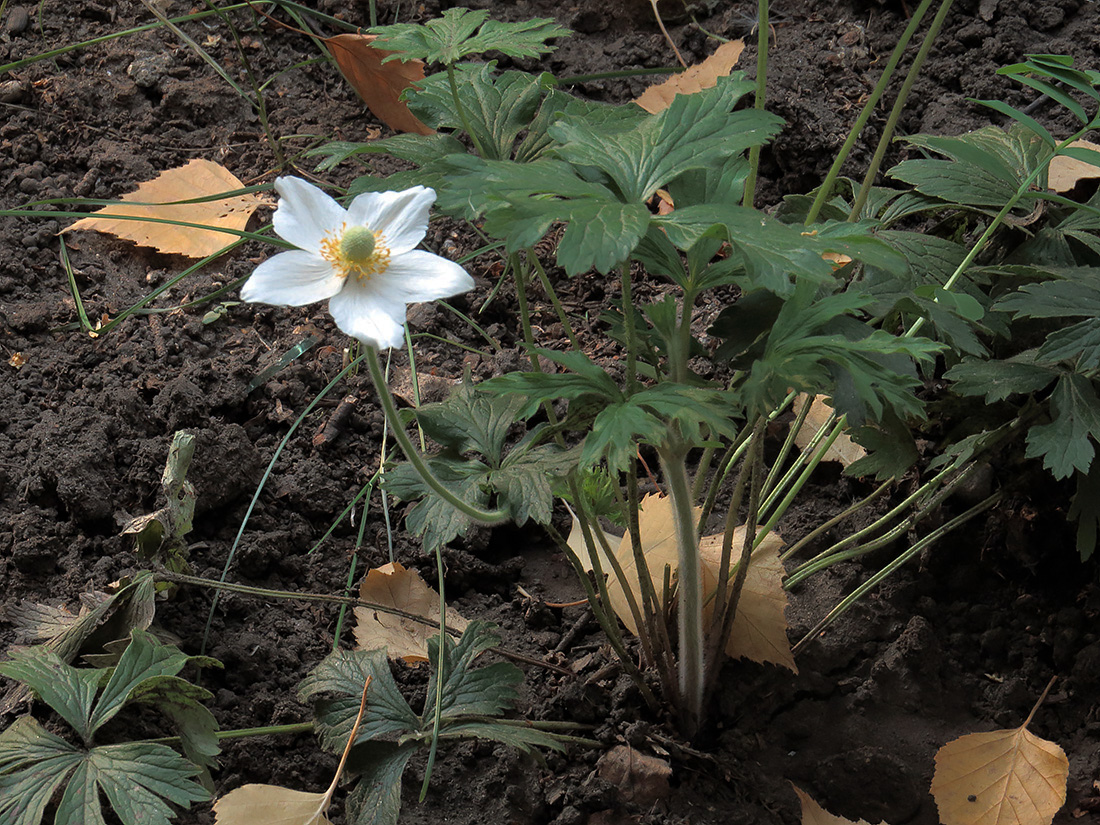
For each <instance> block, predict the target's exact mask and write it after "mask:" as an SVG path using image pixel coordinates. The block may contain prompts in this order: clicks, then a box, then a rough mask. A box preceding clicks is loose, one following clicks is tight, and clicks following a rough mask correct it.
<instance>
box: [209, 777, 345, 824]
mask: <svg viewBox="0 0 1100 825" xmlns="http://www.w3.org/2000/svg"><path fill="white" fill-rule="evenodd" d="M328 801H329V794H328V793H327V792H324V791H322V792H321V793H307V792H305V791H293V790H291V789H290V788H282V787H279V786H278V785H242V786H241V787H239V788H234V789H233V790H231V791H230V792H229V793H227V794H226V795H225V796H223V797H222V798H221V799H219V800H218V801H217V802H215V803H214V821H215V822H216V823H217V825H332V823H330V822H329V820H328V817H326V816H325V808H326V807H327V804H326V803H327V802H328Z"/></svg>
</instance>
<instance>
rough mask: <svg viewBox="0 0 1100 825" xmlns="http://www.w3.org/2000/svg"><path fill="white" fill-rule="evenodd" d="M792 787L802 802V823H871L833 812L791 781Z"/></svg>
mask: <svg viewBox="0 0 1100 825" xmlns="http://www.w3.org/2000/svg"><path fill="white" fill-rule="evenodd" d="M791 787H792V788H794V792H795V795H796V796H797V797H798V801H799V802H800V803H801V804H802V825H869V823H868V822H867V820H865V819H861V820H859V822H852V820H850V819H845V818H844V817H842V816H836V815H835V814H831V813H829V812H828V811H826V810H825V809H824V808H822V807H821V806H820V805H818V804H817V803H816V802H814V800H813V798H812V797H811V796H810V795H809V794H808V793H806V792H805V791H804V790H802V789H801V788H800V787H798V786H797V785H795V784H794V783H793V782H792V783H791ZM881 825H885V823H881Z"/></svg>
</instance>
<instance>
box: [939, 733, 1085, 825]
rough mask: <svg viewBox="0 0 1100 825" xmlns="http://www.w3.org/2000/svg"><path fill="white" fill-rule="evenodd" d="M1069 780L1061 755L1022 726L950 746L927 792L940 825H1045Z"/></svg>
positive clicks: (1061, 801) (963, 738)
mask: <svg viewBox="0 0 1100 825" xmlns="http://www.w3.org/2000/svg"><path fill="white" fill-rule="evenodd" d="M1068 777H1069V760H1068V759H1066V754H1065V751H1063V750H1062V749H1061V748H1060V747H1058V746H1057V745H1056V744H1054V743H1053V742H1048V741H1046V740H1045V739H1040V738H1039V737H1038V736H1035V735H1034V734H1033V733H1031V732H1030V731H1028V729H1027V727H1026V725H1024V726H1021V727H1019V728H1015V729H1012V730H995V731H991V732H989V733H971V734H968V735H967V736H961V737H959V738H958V739H956V740H955V741H953V742H948V743H947V744H946V745H944V746H943V747H942V748H940V750H939V752H938V753H937V754H936V772H935V774H934V775H933V777H932V789H931V790H932V796H933V797H935V799H936V807H937V808H939V812H940V821H941V822H942V823H943V825H1049V823H1050V822H1051V820H1053V819H1054V815H1055V814H1056V813H1057V812H1058V809H1059V808H1061V807H1062V805H1064V804H1065V801H1066V780H1067V778H1068Z"/></svg>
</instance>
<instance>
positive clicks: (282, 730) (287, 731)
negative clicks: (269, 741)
mask: <svg viewBox="0 0 1100 825" xmlns="http://www.w3.org/2000/svg"><path fill="white" fill-rule="evenodd" d="M313 727H314V726H313V723H312V722H294V723H292V724H289V725H268V726H266V727H262V728H237V729H235V730H216V731H214V736H215V737H216V738H217V739H218V740H219V741H224V740H227V739H251V738H253V737H256V736H295V735H297V734H299V733H312V732H313ZM181 741H182V740H181V739H180V738H179V737H178V736H162V737H159V738H157V739H138V740H135V741H134V742H133V744H139V743H141V744H150V745H179V744H180V743H181Z"/></svg>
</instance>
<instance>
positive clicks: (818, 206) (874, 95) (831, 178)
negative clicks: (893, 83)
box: [806, 0, 932, 225]
mask: <svg viewBox="0 0 1100 825" xmlns="http://www.w3.org/2000/svg"><path fill="white" fill-rule="evenodd" d="M931 5H932V0H921V4H920V5H919V6H917V9H916V11H914V12H913V16H912V17H911V18H909V25H907V26H906V27H905V31H904V32H902V35H901V38H900V39H899V40H898V42H897V45H896V46H894V51H893V53H892V54H891V55H890V59H889V60H888V61H887V62H886V67H885V68H884V69H883V70H882V75H881V76H880V77H879V79H878V83H876V84H875V88H874V89H873V90H872V91H871V96H870V97H868V98H867V102H866V103H864V104H863V110H862V111H860V113H859V117H857V118H856V122H855V123H853V124H852V128H851V129H849V130H848V137H847V138H846V139H845V141H844V145H843V146H841V147H840V152H838V153H837V156H836V159H835V160H834V161H833V165H832V166H830V167H829V172H828V173H827V174H826V175H825V180H824V181H822V183H821V186H820V187H818V190H817V195H816V196H815V197H814V202H813V204H811V206H810V211H809V212H807V213H806V224H807V225H809V224H811V223H813V222H814V221H816V220H817V217H818V215H820V214H821V210H822V208H823V207H824V206H825V202H826V201H827V200H828V198H829V195H830V194H831V193H832V191H833V184H834V183H836V179H837V178H838V177H840V169H841V167H842V166H844V162H845V161H846V160H847V159H848V156H849V155H850V154H851V152H852V147H853V146H855V144H856V140H858V139H859V136H860V135H861V134H862V133H863V128H864V127H865V126H866V125H867V121H869V120H870V119H871V115H872V114H873V113H874V111H875V107H876V106H878V102H879V100H880V99H881V98H882V96H883V94H884V93H885V92H886V87H887V86H888V85H889V83H890V80H891V78H893V76H894V72H895V71H897V67H898V63H899V62H900V61H901V56H902V55H903V54H904V53H905V49H906V48H907V47H908V46H909V41H910V40H912V39H913V35H914V34H915V33H916V31H917V26H919V25H920V21H921V20H922V19H923V18H924V15H925V14H926V13H927V12H928V8H929V7H930V6H931ZM853 214H855V213H854V212H853Z"/></svg>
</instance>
